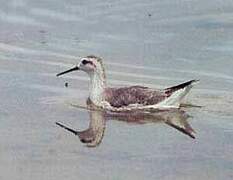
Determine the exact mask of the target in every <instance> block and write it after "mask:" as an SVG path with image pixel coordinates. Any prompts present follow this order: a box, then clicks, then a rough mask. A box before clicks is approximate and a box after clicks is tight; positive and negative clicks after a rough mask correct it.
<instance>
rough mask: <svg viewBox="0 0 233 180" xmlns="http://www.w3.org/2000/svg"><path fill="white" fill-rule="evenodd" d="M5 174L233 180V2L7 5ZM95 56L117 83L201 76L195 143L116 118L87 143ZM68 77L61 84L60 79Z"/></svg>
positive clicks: (193, 96) (2, 113) (2, 22)
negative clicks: (88, 70)
mask: <svg viewBox="0 0 233 180" xmlns="http://www.w3.org/2000/svg"><path fill="white" fill-rule="evenodd" d="M0 3H1V6H0V87H1V91H0V92H1V93H0V99H1V103H0V120H1V124H0V128H1V130H0V172H1V173H0V179H14V180H21V179H22V180H27V179H28V180H29V179H34V180H37V179H38V180H41V179H49V180H53V179H54V180H55V179H56V180H59V179H61V180H62V179H72V180H73V179H83V180H89V179H101V180H105V179H106V180H107V179H116V180H119V179H122V180H123V179H124V180H125V179H134V180H135V179H165V180H168V179H169V180H170V179H172V180H174V179H179V180H180V179H190V180H193V179H211V180H213V179H233V141H232V139H233V107H232V104H233V92H232V90H233V71H232V68H233V58H232V56H233V36H232V34H233V23H232V22H233V21H232V20H233V18H232V17H233V13H232V12H233V2H232V0H224V1H219V0H195V1H187V0H173V1H168V0H164V1H158V0H156V1H155V0H145V1H143V2H142V1H139V0H128V1H122V0H119V1H105V2H104V1H101V0H96V1H94V2H93V1H89V0H86V1H77V0H72V1H62V0H56V1H52V0H51V1H41V0H40V1H38V0H37V1H36V0H35V1H29V0H9V1H3V0H1V1H0ZM89 54H95V55H98V56H101V57H103V58H104V62H105V64H106V68H107V76H108V83H109V85H112V86H120V85H126V84H141V85H147V86H150V87H159V88H160V87H167V86H171V85H175V84H177V83H181V82H184V81H187V80H190V79H194V78H196V79H200V80H201V82H200V83H199V84H198V85H196V86H195V87H194V89H193V91H192V93H190V96H189V97H188V98H187V100H186V102H187V103H191V104H194V105H198V106H202V108H194V107H193V108H184V110H185V111H186V113H187V114H188V115H190V116H192V117H190V118H189V119H188V120H187V122H186V123H189V124H190V126H191V127H192V128H193V129H195V131H196V135H195V136H196V139H192V138H190V137H188V136H186V135H185V134H183V133H181V132H179V131H177V130H175V129H174V128H172V127H171V126H169V125H168V124H165V123H163V122H160V121H159V120H158V121H153V120H148V122H147V123H145V122H140V123H132V122H131V123H129V122H126V121H122V120H120V119H114V118H112V119H111V118H110V120H107V121H106V122H105V123H106V124H105V128H104V129H105V130H104V138H103V139H102V142H101V144H99V146H97V147H95V148H88V147H87V146H85V145H84V144H83V143H82V142H80V141H79V139H78V137H77V136H74V135H72V134H70V133H68V132H66V131H64V130H63V129H61V128H59V127H57V126H56V125H55V122H56V121H59V122H62V123H64V124H66V125H68V126H69V127H72V128H74V129H78V130H80V131H82V130H85V129H87V128H88V126H89V123H90V117H89V112H88V111H86V110H85V109H82V108H78V107H76V106H73V105H77V104H78V105H80V104H83V103H84V101H85V98H86V97H87V90H88V83H87V82H88V78H87V76H86V75H85V74H84V73H82V72H79V73H78V72H77V73H73V74H69V75H67V76H64V77H62V78H57V77H55V74H56V73H58V72H60V71H63V70H66V69H67V68H68V67H71V66H72V65H73V64H75V63H77V62H78V60H79V58H80V57H82V56H86V55H89ZM66 82H68V84H69V86H68V87H67V88H66V87H65V86H64V84H65V83H66Z"/></svg>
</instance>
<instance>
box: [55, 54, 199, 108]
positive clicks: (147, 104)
mask: <svg viewBox="0 0 233 180" xmlns="http://www.w3.org/2000/svg"><path fill="white" fill-rule="evenodd" d="M77 70H81V71H84V72H86V73H87V74H88V75H89V77H90V94H89V97H88V99H87V103H88V104H93V105H95V106H96V107H98V108H103V109H106V110H110V111H128V110H138V109H140V110H147V109H168V108H179V107H180V103H181V101H182V99H183V98H184V97H185V96H186V95H187V93H188V92H189V91H190V89H191V88H192V87H193V84H194V83H196V82H198V81H199V80H190V81H188V82H185V83H182V84H179V85H176V86H172V87H168V88H165V89H154V88H149V87H144V86H128V87H108V86H107V83H106V75H105V69H104V65H103V61H102V59H101V58H100V57H97V56H94V55H90V56H87V57H83V58H81V61H80V62H79V63H78V64H77V65H76V66H75V67H73V68H71V69H69V70H67V71H64V72H61V73H58V74H57V76H61V75H63V74H66V73H69V72H72V71H77Z"/></svg>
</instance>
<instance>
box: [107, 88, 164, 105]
mask: <svg viewBox="0 0 233 180" xmlns="http://www.w3.org/2000/svg"><path fill="white" fill-rule="evenodd" d="M105 97H106V101H108V102H109V104H110V105H111V106H113V107H117V108H119V107H124V106H129V105H131V104H140V105H154V104H157V103H159V102H161V101H162V100H164V99H165V98H166V97H167V95H166V93H164V92H163V91H160V90H154V89H150V88H147V87H143V86H130V87H122V88H108V89H106V93H105Z"/></svg>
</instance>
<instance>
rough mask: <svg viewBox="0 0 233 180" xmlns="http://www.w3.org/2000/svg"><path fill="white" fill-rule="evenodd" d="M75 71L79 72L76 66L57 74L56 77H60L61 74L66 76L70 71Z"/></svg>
mask: <svg viewBox="0 0 233 180" xmlns="http://www.w3.org/2000/svg"><path fill="white" fill-rule="evenodd" d="M77 70H79V67H78V66H75V67H74V68H71V69H69V70H67V71H64V72H61V73H58V74H57V76H61V75H63V74H66V73H69V72H72V71H77Z"/></svg>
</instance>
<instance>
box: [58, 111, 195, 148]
mask: <svg viewBox="0 0 233 180" xmlns="http://www.w3.org/2000/svg"><path fill="white" fill-rule="evenodd" d="M89 114H90V123H89V127H88V128H87V129H86V130H84V131H76V130H74V129H71V128H69V127H67V126H65V125H63V124H61V123H58V122H57V123H56V124H57V125H59V126H60V127H62V128H64V129H66V130H68V131H70V132H72V133H73V134H75V135H77V136H78V137H79V139H80V141H81V142H82V143H85V144H86V146H88V147H96V146H98V145H99V144H100V143H101V142H102V139H103V137H104V131H105V128H106V121H108V120H118V121H124V122H127V123H134V124H135V123H136V124H145V123H165V124H167V125H168V126H170V127H172V128H174V129H176V130H178V131H179V132H181V133H183V134H185V135H188V136H189V137H191V138H195V136H194V133H195V131H194V130H193V129H192V127H191V126H190V124H189V123H188V121H187V120H188V118H189V117H190V116H189V115H188V114H187V113H186V112H185V111H183V110H180V109H174V110H166V111H154V112H143V111H134V112H122V113H119V112H117V113H114V112H107V111H101V110H89Z"/></svg>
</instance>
